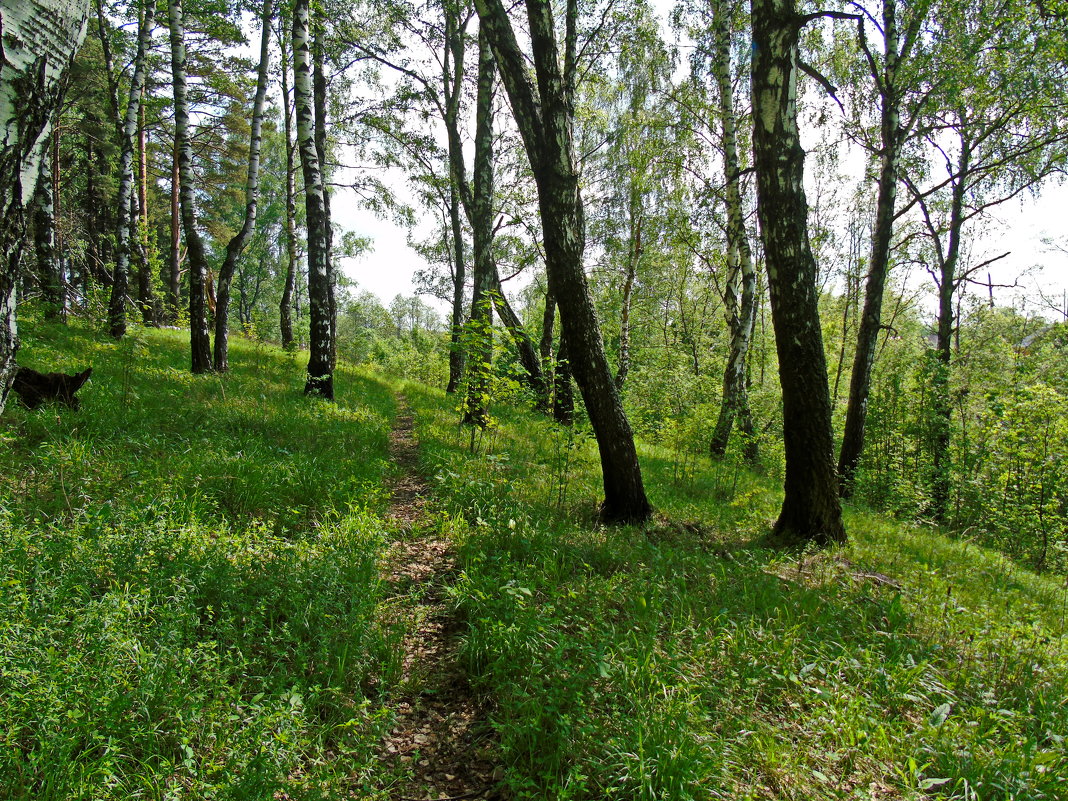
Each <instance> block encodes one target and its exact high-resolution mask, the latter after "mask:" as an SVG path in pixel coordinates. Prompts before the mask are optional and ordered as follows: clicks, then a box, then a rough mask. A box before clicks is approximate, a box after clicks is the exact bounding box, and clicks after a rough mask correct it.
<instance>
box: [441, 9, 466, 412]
mask: <svg viewBox="0 0 1068 801" xmlns="http://www.w3.org/2000/svg"><path fill="white" fill-rule="evenodd" d="M443 5H444V12H445V51H444V58H443V65H444V69H443V70H442V90H443V98H444V101H445V107H444V112H445V113H444V115H443V117H444V121H445V131H446V138H447V142H448V148H449V228H450V232H451V234H452V268H453V269H452V332H451V335H450V349H449V383H448V386H447V387H446V388H445V391H446V392H450V393H452V392H456V390H457V389H458V388H459V386H460V379H461V378H462V376H463V372H464V361H465V359H464V356H465V354H464V349H463V344H462V342H461V335H462V334H463V324H464V284H465V282H466V281H467V261H466V255H465V253H464V231H463V225H462V223H461V220H460V213H461V207H463V208H466V209H467V210H468V213H470V211H471V205H472V203H471V198H470V189H469V187H468V186H467V176H466V174H465V173H466V168H465V166H464V155H463V141H462V139H461V137H460V127H459V117H460V98H461V96H462V94H463V80H464V27H465V26H464V25H462V24H461V23H460V20H459V18H458V17H459V15H458V8H457V4H456V3H455V2H453V0H445V2H444V4H443Z"/></svg>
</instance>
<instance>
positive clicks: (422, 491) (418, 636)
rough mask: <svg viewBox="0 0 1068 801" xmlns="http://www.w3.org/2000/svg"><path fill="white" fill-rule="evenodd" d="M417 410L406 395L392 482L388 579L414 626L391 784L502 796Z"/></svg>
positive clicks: (444, 794)
mask: <svg viewBox="0 0 1068 801" xmlns="http://www.w3.org/2000/svg"><path fill="white" fill-rule="evenodd" d="M413 428H414V421H413V417H412V411H411V408H410V407H409V405H408V401H407V398H405V396H404V395H398V396H397V418H396V421H395V422H394V424H393V430H392V431H391V432H390V445H389V450H390V458H391V459H392V461H393V462H394V463H395V464H396V465H397V467H398V468H399V471H398V474H397V476H396V477H395V478H394V480H393V481H392V482H391V490H392V494H391V498H390V509H389V513H388V515H387V520H388V521H389V522H390V524H391V528H392V529H393V530H394V531H395V532H396V540H395V541H394V542H393V544H392V545H391V546H390V548H389V550H388V551H387V553H386V556H385V559H384V561H383V565H382V571H383V576H384V578H385V580H386V581H387V582H388V583H389V584H390V585H391V587H392V592H391V596H390V600H389V602H388V603H389V606H390V608H391V614H392V615H393V616H394V620H396V621H398V622H400V621H403V622H404V623H405V628H406V630H407V633H406V635H405V637H404V641H403V656H402V668H401V670H402V673H401V681H400V691H399V693H398V695H397V699H396V701H395V709H396V715H397V719H396V723H395V725H394V727H393V729H392V730H391V731H390V732H389V733H388V734H387V735H386V737H385V738H384V740H383V742H382V746H381V755H382V759H383V761H384V762H385V763H386V765H387V766H388V770H386V771H385V774H386V775H388V776H391V777H397V776H399V777H402V778H401V779H400V780H399V781H397V782H396V783H395V784H393V785H392V786H391V787H390V788H389V796H390V798H391V799H393V801H416V800H418V801H423V800H424V799H428V800H429V799H439V800H440V799H453V800H454V801H458V800H459V799H466V798H483V799H493V798H499V796H498V795H497V794H496V793H495V792H494V789H493V788H494V785H495V784H496V783H497V780H498V779H499V778H500V775H499V774H500V770H499V769H498V768H496V767H495V765H494V762H493V759H492V754H493V739H492V732H491V730H490V728H489V725H488V724H487V722H486V716H485V709H484V708H483V706H482V705H481V704H480V703H479V701H478V699H476V698H475V696H474V694H473V693H472V692H471V688H470V686H469V685H468V683H467V678H466V676H465V674H464V671H463V670H462V669H461V667H460V665H459V664H458V661H457V651H458V649H459V642H458V635H459V631H460V629H461V626H462V624H461V623H460V621H459V620H458V619H457V617H456V614H455V612H454V610H453V609H452V606H451V604H450V603H449V599H448V592H447V589H448V587H449V586H450V585H451V584H452V583H453V582H454V581H455V580H456V577H457V576H458V574H459V566H458V564H457V562H456V556H455V554H454V552H453V549H452V544H451V543H450V542H449V541H448V539H447V538H446V536H445V535H443V534H442V533H441V531H440V530H439V529H438V528H437V527H436V526H435V523H434V520H433V519H432V518H431V516H430V514H429V513H428V512H427V509H426V503H427V497H428V495H429V493H430V488H429V487H428V486H427V484H426V482H425V481H424V480H423V478H422V476H421V475H420V474H419V470H418V468H419V449H418V444H417V443H416V440H415V437H414V433H413Z"/></svg>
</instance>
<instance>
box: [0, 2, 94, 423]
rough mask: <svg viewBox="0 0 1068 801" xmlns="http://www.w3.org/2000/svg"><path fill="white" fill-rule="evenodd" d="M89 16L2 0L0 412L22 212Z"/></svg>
mask: <svg viewBox="0 0 1068 801" xmlns="http://www.w3.org/2000/svg"><path fill="white" fill-rule="evenodd" d="M87 14H88V7H87V5H86V3H85V0H0V411H3V408H4V406H5V404H6V403H7V396H8V392H9V391H10V389H11V383H12V382H13V381H14V376H15V371H16V369H17V365H16V363H15V356H16V354H17V352H18V347H19V338H18V323H17V317H16V304H17V299H16V287H17V285H18V279H19V268H20V262H21V257H22V251H23V246H24V239H25V235H26V230H25V229H26V225H25V223H26V210H27V208H28V207H29V206H30V204H31V203H32V200H33V195H34V192H35V190H36V188H37V179H38V175H39V172H40V161H41V157H42V155H43V151H44V148H45V147H47V146H48V137H49V134H50V132H51V125H52V121H53V118H54V116H55V113H56V110H57V109H58V108H59V105H60V101H61V100H62V95H63V77H64V75H65V72H66V70H67V68H68V67H69V66H70V63H71V60H72V59H73V58H74V54H75V53H76V52H77V50H78V47H79V46H80V45H81V43H82V39H83V38H84V36H85V20H86V16H87Z"/></svg>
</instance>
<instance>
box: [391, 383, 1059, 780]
mask: <svg viewBox="0 0 1068 801" xmlns="http://www.w3.org/2000/svg"><path fill="white" fill-rule="evenodd" d="M406 391H407V392H408V395H409V397H410V398H411V399H412V400H413V403H414V404H415V406H416V408H417V410H418V413H419V421H420V426H419V434H420V438H421V441H422V444H423V452H424V458H425V459H426V461H427V469H428V471H430V472H431V473H432V474H433V475H434V476H436V479H437V485H438V487H439V488H440V490H441V493H442V504H443V505H444V508H445V509H447V510H449V511H450V512H451V513H453V514H455V515H461V516H463V518H464V519H465V520H466V521H467V523H466V525H463V526H460V527H459V529H458V534H457V539H458V541H459V542H460V544H461V557H462V563H463V566H464V573H463V577H462V580H461V582H460V584H459V585H458V587H457V589H456V600H457V603H458V604H459V605H460V607H461V609H462V610H463V613H464V614H465V616H466V619H467V621H468V624H469V626H470V629H469V632H468V634H467V640H466V646H465V656H466V659H467V661H468V665H469V668H470V670H471V671H472V673H473V674H474V676H475V677H476V682H477V685H478V686H479V687H480V688H481V689H483V690H484V691H485V692H487V693H488V694H489V695H490V696H491V697H492V698H493V699H494V700H495V703H496V716H495V726H496V728H497V730H498V732H499V734H500V737H501V741H502V748H503V750H504V754H505V758H506V760H507V762H508V763H509V766H510V767H509V772H508V782H509V784H510V786H511V787H512V789H513V790H514V791H515V792H516V793H517V794H518V795H519V796H520V797H525V798H532V799H533V798H561V799H563V798H575V799H579V798H583V799H587V798H588V799H594V798H597V799H599V798H621V799H622V798H626V799H649V801H652V800H653V799H715V798H731V799H743V798H760V799H767V798H782V799H798V800H799V801H800V800H801V799H819V798H828V799H829V798H857V799H863V798H917V799H918V798H960V799H971V798H982V799H991V798H998V799H1010V798H1012V799H1047V798H1048V799H1057V798H1064V797H1065V796H1066V794H1068V778H1066V776H1068V760H1066V750H1065V744H1064V740H1063V737H1064V736H1065V734H1066V733H1068V704H1066V703H1065V700H1064V699H1065V698H1066V697H1068V648H1066V646H1065V640H1064V634H1065V631H1066V626H1065V623H1066V620H1065V607H1066V604H1068V590H1066V588H1065V587H1063V586H1062V585H1060V584H1058V583H1056V582H1055V581H1053V580H1051V579H1048V578H1043V577H1039V576H1036V575H1034V574H1031V573H1029V572H1027V571H1026V570H1023V569H1021V568H1018V567H1016V566H1014V565H1013V564H1011V563H1010V562H1009V561H1008V560H1006V559H1005V558H1004V557H1001V556H999V555H995V554H992V553H990V552H988V551H985V550H982V549H979V548H977V547H975V546H969V545H966V544H963V543H960V542H954V541H951V540H948V539H946V538H944V537H942V536H939V535H937V534H935V533H933V532H931V531H928V530H925V529H919V528H912V529H910V528H904V527H901V526H900V525H898V524H896V523H889V522H886V521H885V520H882V519H880V518H877V517H873V516H868V515H865V514H862V513H859V512H857V513H850V514H849V515H848V523H849V529H850V533H851V542H850V544H849V545H848V546H847V547H845V548H844V549H840V550H836V551H830V552H810V553H801V554H798V553H792V554H790V553H782V552H777V551H773V550H768V549H765V548H763V547H761V545H760V542H761V537H762V535H763V534H765V533H766V532H767V530H768V528H769V527H770V525H771V522H772V521H773V519H774V515H775V513H776V512H777V510H778V498H779V497H781V496H780V495H779V490H778V487H777V486H776V485H775V482H773V481H771V480H770V479H766V478H762V477H760V476H757V475H754V474H752V473H751V472H749V471H748V470H746V469H744V468H743V467H741V466H740V465H739V464H737V463H736V462H734V461H732V460H731V458H729V459H728V460H726V461H725V462H722V463H718V464H714V463H711V462H709V461H708V460H707V459H704V458H700V457H696V458H695V457H692V456H685V457H683V456H681V455H680V454H679V453H676V452H674V451H673V450H672V449H665V448H657V447H651V446H645V447H643V448H642V449H641V458H642V461H643V465H644V473H645V478H646V482H647V485H648V486H649V488H650V492H651V495H652V497H653V500H654V503H655V504H656V506H657V507H658V509H659V511H660V513H661V517H659V518H658V520H657V521H656V522H655V523H653V524H651V525H650V526H647V527H644V528H623V529H605V528H602V527H599V526H598V525H597V524H596V522H595V520H594V512H595V508H596V504H597V501H598V500H599V496H598V478H599V465H598V463H597V460H596V451H595V450H594V446H593V444H592V443H590V442H588V438H586V437H581V436H580V437H579V438H578V441H577V443H576V442H575V441H573V440H571V438H570V435H568V434H567V433H566V432H564V431H561V430H560V429H559V428H557V427H555V426H553V425H552V424H550V423H548V422H546V421H544V420H539V419H537V418H535V417H533V416H529V415H524V414H519V413H516V412H508V411H505V410H499V411H498V412H497V413H496V414H497V417H496V419H497V422H498V423H499V428H498V429H497V430H495V431H492V432H490V433H487V434H486V435H485V436H484V438H483V439H482V440H481V442H479V443H477V445H478V447H477V448H476V453H475V454H472V453H471V448H470V444H471V440H470V438H469V436H468V435H467V434H465V432H464V431H462V430H460V429H458V428H457V427H456V420H457V418H458V415H457V414H456V412H455V411H454V410H453V409H452V405H453V401H451V400H449V399H446V398H444V397H443V396H442V395H441V394H440V393H437V392H435V391H430V390H425V389H423V388H420V387H416V386H414V385H408V387H407V390H406ZM568 441H571V450H570V451H568V449H567V443H568ZM732 458H733V457H732ZM687 459H688V460H689V465H690V466H688V467H687V466H686V460H687ZM680 468H681V469H680ZM565 474H566V475H565ZM565 483H566V493H565V494H564V495H565V497H563V498H562V493H561V486H562V485H563V484H565Z"/></svg>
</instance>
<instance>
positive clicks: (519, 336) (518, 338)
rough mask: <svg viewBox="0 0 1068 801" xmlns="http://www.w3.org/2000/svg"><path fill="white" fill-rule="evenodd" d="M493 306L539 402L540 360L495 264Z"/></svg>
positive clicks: (542, 390)
mask: <svg viewBox="0 0 1068 801" xmlns="http://www.w3.org/2000/svg"><path fill="white" fill-rule="evenodd" d="M493 305H494V307H495V308H496V309H497V314H498V315H499V316H500V318H501V322H502V323H504V326H505V328H507V329H508V333H509V334H511V335H512V341H513V342H514V343H515V349H516V352H517V353H518V354H519V363H520V365H522V367H523V372H524V375H525V381H526V384H527V386H529V387H530V388H531V390H533V391H534V394H535V396H536V397H537V398H538V399H539V401H540V399H541V398H542V397H544V396H545V394H546V387H545V375H544V373H543V371H542V366H541V358H540V357H539V356H538V352H537V350H535V349H534V340H533V339H532V338H531V336H530V334H529V333H527V330H526V328H525V327H524V326H523V321H522V320H520V319H519V315H518V314H516V313H515V310H514V309H513V308H512V304H510V303H509V302H508V298H507V297H506V296H505V294H504V288H503V287H502V286H501V277H500V274H499V272H498V270H497V264H496V262H495V263H494V265H493ZM550 325H551V323H550Z"/></svg>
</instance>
